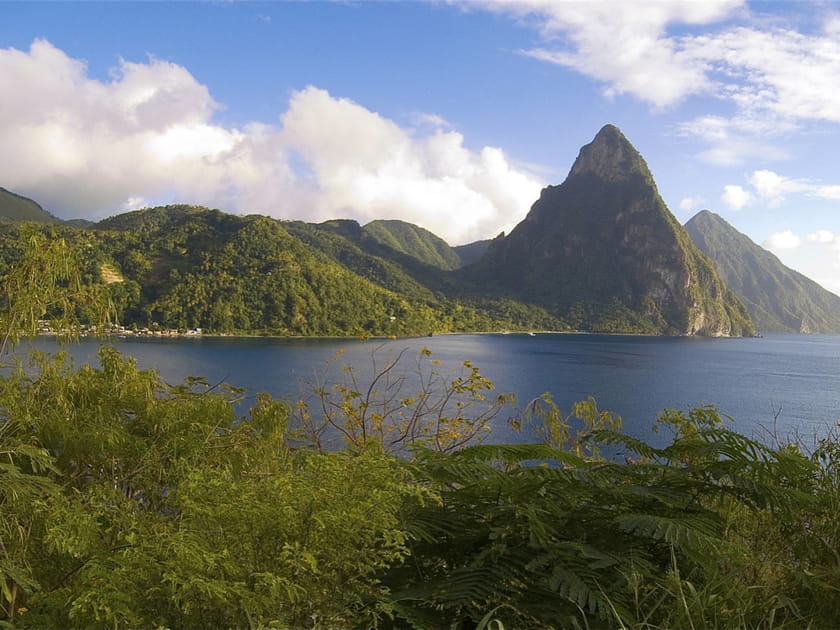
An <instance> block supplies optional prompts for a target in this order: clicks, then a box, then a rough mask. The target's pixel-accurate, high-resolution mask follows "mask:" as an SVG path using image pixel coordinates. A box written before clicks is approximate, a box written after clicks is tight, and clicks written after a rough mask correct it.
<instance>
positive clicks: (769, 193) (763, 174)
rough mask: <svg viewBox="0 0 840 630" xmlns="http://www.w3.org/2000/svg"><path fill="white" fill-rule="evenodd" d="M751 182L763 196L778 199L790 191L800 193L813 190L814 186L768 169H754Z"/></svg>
mask: <svg viewBox="0 0 840 630" xmlns="http://www.w3.org/2000/svg"><path fill="white" fill-rule="evenodd" d="M750 184H752V186H753V188H755V190H756V192H757V193H758V194H759V195H760V196H761V197H765V198H769V199H778V198H781V197H784V195H787V194H790V193H800V192H806V191H808V190H812V189H813V186H812V185H811V184H809V183H808V182H806V181H804V180H799V179H791V178H788V177H783V176H781V175H779V174H778V173H774V172H773V171H768V170H759V171H753V174H752V175H751V176H750Z"/></svg>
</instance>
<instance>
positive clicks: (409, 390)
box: [295, 348, 514, 454]
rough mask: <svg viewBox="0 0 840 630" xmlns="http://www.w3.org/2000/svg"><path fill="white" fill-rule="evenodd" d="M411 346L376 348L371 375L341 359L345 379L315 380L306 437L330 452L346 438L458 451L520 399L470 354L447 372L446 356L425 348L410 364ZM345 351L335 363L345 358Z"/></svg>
mask: <svg viewBox="0 0 840 630" xmlns="http://www.w3.org/2000/svg"><path fill="white" fill-rule="evenodd" d="M405 355H406V351H405V350H403V351H402V352H399V353H397V354H396V355H391V356H387V357H384V360H383V357H382V356H380V354H378V353H377V351H376V350H375V351H374V352H372V353H371V365H370V373H371V375H372V376H371V377H370V378H369V380H368V381H367V382H364V381H363V380H362V379H361V377H360V376H359V374H358V371H357V369H356V368H354V367H353V366H347V365H343V366H341V373H342V374H341V378H340V379H338V380H337V382H333V383H332V384H330V383H327V382H326V378H324V379H322V381H321V382H320V383H316V384H314V385H312V386H311V389H312V391H313V393H314V396H313V397H312V398H313V399H314V400H311V401H307V400H305V399H304V400H301V401H299V402H298V404H297V407H296V410H295V420H296V421H297V426H298V431H297V435H298V436H299V438H300V439H301V440H302V443H303V444H305V445H307V446H311V447H314V448H316V449H317V450H319V451H321V452H323V451H324V450H327V449H335V448H336V447H338V446H339V445H340V444H341V442H342V441H343V442H344V444H345V445H346V446H348V447H350V448H352V449H363V448H365V447H370V446H372V445H376V447H377V448H379V449H381V450H382V451H384V452H388V453H403V454H405V453H408V452H410V451H411V449H414V448H416V447H418V446H421V445H422V446H425V447H428V448H432V449H434V450H437V451H440V452H452V451H454V450H457V449H458V448H460V447H462V446H464V445H465V444H467V443H470V442H474V441H480V440H481V439H482V438H483V437H485V436H486V435H488V434H489V433H490V427H491V424H492V422H493V420H494V419H495V418H496V417H497V416H498V415H499V414H500V413H501V412H502V411H503V410H504V409H505V407H506V406H508V405H509V404H510V403H512V402H513V400H514V397H513V396H512V395H511V394H493V393H492V392H493V390H494V389H495V388H494V385H493V383H492V382H491V381H490V380H488V379H487V378H485V377H483V376H482V375H481V373H480V372H479V369H478V368H477V367H476V366H475V365H473V364H472V363H471V362H469V361H464V362H463V363H462V365H461V367H460V369H453V370H450V371H449V372H448V373H444V372H442V371H441V370H442V367H441V363H440V361H438V360H436V359H433V358H432V353H431V351H429V350H428V349H427V348H423V349H422V350H421V351H420V353H419V354H418V355H417V356H416V357H415V359H414V363H413V365H411V366H410V368H406V367H404V366H405V364H406V363H407V362H408V359H407V358H406V356H405ZM340 358H341V355H340V354H339V355H338V356H337V357H336V359H335V362H339V361H340Z"/></svg>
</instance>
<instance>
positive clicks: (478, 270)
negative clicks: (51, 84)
mask: <svg viewBox="0 0 840 630" xmlns="http://www.w3.org/2000/svg"><path fill="white" fill-rule="evenodd" d="M466 272H467V273H468V274H469V275H470V277H472V278H473V279H474V280H475V281H477V282H484V283H485V284H487V285H491V284H493V285H495V286H497V287H498V288H499V289H501V290H503V291H505V292H506V293H507V294H508V295H510V296H511V297H513V298H515V299H520V300H522V301H524V302H527V303H534V304H539V305H541V306H543V307H545V308H546V309H548V310H549V312H551V313H553V314H554V315H556V316H557V317H559V318H561V319H564V320H566V321H568V322H569V323H570V324H571V326H572V327H573V328H578V329H584V330H591V331H599V332H632V333H646V334H676V335H692V334H702V335H711V336H722V335H723V336H726V335H732V336H740V335H753V334H755V329H754V328H753V325H752V323H751V321H750V318H749V315H748V313H747V311H746V308H745V307H744V305H743V304H742V303H741V301H740V300H739V299H738V298H737V297H736V296H735V295H734V294H733V293H732V292H731V291H729V290H728V289H727V287H726V286H725V285H724V283H723V282H722V281H721V279H720V278H719V277H718V275H717V274H716V273H715V270H714V268H713V266H712V264H711V261H709V260H708V258H707V257H706V256H705V255H704V254H702V253H701V252H700V251H699V250H698V249H697V247H696V246H695V245H694V244H693V243H692V242H691V239H690V238H689V237H688V234H687V233H686V231H685V229H684V228H683V227H682V226H681V225H680V224H679V223H678V222H677V220H676V219H675V218H674V216H673V215H672V214H671V212H670V211H669V210H668V208H667V207H666V205H665V203H664V202H663V201H662V199H661V197H660V196H659V192H658V191H657V189H656V184H655V182H654V180H653V176H652V175H651V173H650V171H649V169H648V167H647V165H646V164H645V161H644V159H643V158H642V156H641V155H640V154H639V152H638V151H637V150H636V149H635V148H634V147H633V146H632V145H631V144H630V142H629V141H628V140H627V139H626V138H625V137H624V135H623V134H622V133H621V131H619V130H618V128H616V127H614V126H612V125H607V126H605V127H604V128H603V129H602V130H601V131H600V132H599V133H598V135H597V136H596V137H595V139H594V140H593V141H592V143H590V144H588V145H586V146H585V147H583V148H582V149H581V151H580V155H579V156H578V158H577V160H576V161H575V164H574V166H573V167H572V169H571V172H570V173H569V176H568V177H567V179H566V181H565V182H563V183H562V184H561V185H559V186H549V187H547V188H545V189H544V190H543V191H542V194H541V195H540V198H539V199H538V200H537V201H536V202H535V203H534V205H533V206H532V207H531V210H530V212H529V213H528V215H527V217H526V218H525V219H524V220H523V221H522V222H521V223H519V225H517V226H516V227H515V228H514V229H513V231H512V232H511V233H510V234H509V235H507V236H505V235H500V236H499V237H497V238H496V239H495V240H494V241H493V242H492V243H491V244H490V246H489V247H488V249H487V251H486V252H485V253H484V255H483V257H482V258H481V259H480V260H479V261H478V262H477V263H475V264H474V265H472V266H471V267H468V268H467V269H466Z"/></svg>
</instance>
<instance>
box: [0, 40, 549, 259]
mask: <svg viewBox="0 0 840 630" xmlns="http://www.w3.org/2000/svg"><path fill="white" fill-rule="evenodd" d="M0 93H2V94H3V98H2V99H0V145H2V146H7V147H15V151H14V152H13V151H6V152H2V153H0V173H3V182H2V184H3V186H5V187H7V188H10V189H12V190H15V191H17V192H21V193H24V194H26V195H27V196H30V197H32V198H34V199H37V200H38V201H39V202H41V203H42V204H43V205H44V206H45V207H47V208H48V209H49V210H50V211H52V212H54V213H56V214H58V215H59V216H63V217H78V216H83V217H88V218H98V217H102V216H105V215H106V214H112V213H114V212H117V211H122V210H126V209H133V208H136V207H138V204H146V203H161V202H167V203H168V202H188V203H198V204H204V205H209V206H213V207H220V208H222V209H224V210H227V211H232V212H242V213H263V214H269V215H272V216H276V217H279V218H281V217H282V218H303V219H307V220H324V219H327V218H333V217H338V216H340V217H349V218H355V219H358V220H359V221H361V222H365V221H368V220H371V219H375V218H401V219H404V220H407V221H412V222H414V223H418V224H420V225H422V226H424V227H426V228H428V229H430V230H432V231H433V232H435V233H437V234H439V235H440V236H442V237H444V238H445V239H447V240H448V241H450V242H452V243H453V244H455V243H459V242H466V241H470V240H475V239H478V238H486V237H487V236H490V235H493V234H496V233H498V231H500V230H502V229H506V230H507V229H510V227H512V225H514V224H515V223H516V222H518V221H519V220H521V219H522V217H523V216H524V215H525V213H526V212H527V210H528V207H529V205H530V204H531V202H532V201H533V200H534V199H536V198H537V196H538V195H539V190H540V188H541V186H542V182H541V181H540V180H539V179H538V178H537V177H536V176H533V175H531V174H530V173H528V172H526V171H524V170H522V169H520V168H517V167H515V166H513V165H512V164H511V163H510V162H509V160H508V158H507V156H505V154H504V153H503V152H502V151H501V150H499V149H495V148H491V147H485V148H483V149H481V150H479V151H472V150H469V149H467V148H466V147H465V146H464V139H463V137H462V136H461V134H459V133H458V132H457V131H454V130H452V129H451V127H450V126H449V125H447V124H446V121H444V120H443V119H441V118H439V117H434V116H425V117H418V123H422V124H421V125H420V126H419V127H418V128H416V129H406V128H402V127H400V126H399V125H397V124H396V123H395V122H393V121H391V120H389V119H387V118H384V117H383V116H380V115H379V114H376V113H374V112H371V111H369V110H368V109H366V108H364V107H363V106H361V105H359V104H356V103H353V102H351V101H349V100H346V99H340V98H335V97H333V96H331V95H330V94H329V93H327V92H326V91H324V90H320V89H317V88H314V87H308V88H305V89H303V90H301V91H299V92H296V93H294V94H293V95H292V97H291V100H290V102H289V105H288V108H287V110H286V111H285V112H284V113H282V114H281V116H280V125H278V126H272V125H265V124H258V123H253V124H249V125H245V126H243V127H242V128H238V129H237V128H226V127H223V126H221V125H219V124H217V123H215V122H214V121H213V113H214V112H215V111H216V110H217V109H218V107H219V106H218V105H217V104H216V103H215V102H214V100H213V99H212V97H211V96H210V93H209V91H208V89H207V88H206V87H205V86H203V85H201V84H200V83H198V82H197V81H196V79H195V78H194V77H193V76H192V75H191V74H190V73H189V72H188V71H187V70H186V69H185V68H183V67H181V66H178V65H175V64H172V63H168V62H165V61H161V60H158V59H154V58H152V59H149V60H148V61H147V62H146V63H134V62H127V61H120V63H119V64H118V66H117V67H116V68H115V69H114V70H113V72H112V75H111V78H110V80H109V81H105V82H103V81H97V80H94V79H92V78H90V77H89V76H88V73H87V68H86V66H85V64H84V63H83V62H81V61H79V60H76V59H72V58H70V57H68V56H67V55H66V54H65V53H64V52H62V51H61V50H59V49H58V48H56V47H54V46H53V45H52V44H50V43H49V42H47V41H44V40H37V41H35V42H33V44H32V46H31V47H30V50H29V51H19V50H15V49H11V48H10V49H5V50H0Z"/></svg>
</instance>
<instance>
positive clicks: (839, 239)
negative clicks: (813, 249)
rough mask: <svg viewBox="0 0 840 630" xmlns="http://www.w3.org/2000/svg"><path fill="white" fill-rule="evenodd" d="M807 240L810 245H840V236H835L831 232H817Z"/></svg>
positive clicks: (809, 235)
mask: <svg viewBox="0 0 840 630" xmlns="http://www.w3.org/2000/svg"><path fill="white" fill-rule="evenodd" d="M806 239H807V240H808V241H809V242H810V243H822V244H825V243H840V234H838V235H835V234H834V233H833V232H831V231H829V230H817V231H816V232H813V233H811V234H808V236H807V237H806Z"/></svg>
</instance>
